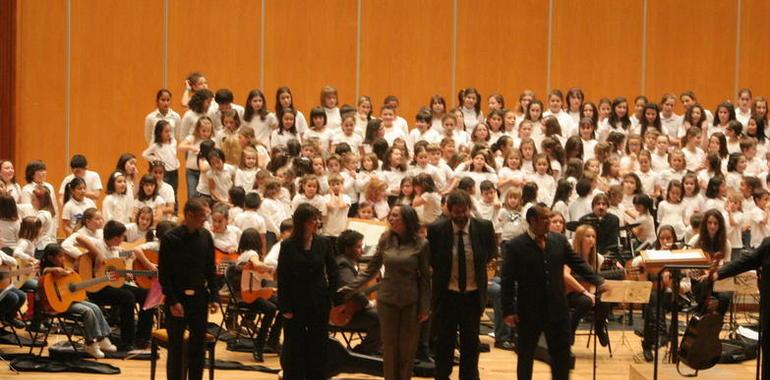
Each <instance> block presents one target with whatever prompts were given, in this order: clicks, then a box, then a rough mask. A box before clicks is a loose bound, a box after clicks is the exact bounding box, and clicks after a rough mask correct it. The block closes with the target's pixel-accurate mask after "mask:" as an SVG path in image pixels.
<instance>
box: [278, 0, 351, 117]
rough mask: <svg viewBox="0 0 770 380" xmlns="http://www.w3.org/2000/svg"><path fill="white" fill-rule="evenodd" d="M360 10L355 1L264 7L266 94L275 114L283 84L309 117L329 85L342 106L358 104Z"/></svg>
mask: <svg viewBox="0 0 770 380" xmlns="http://www.w3.org/2000/svg"><path fill="white" fill-rule="evenodd" d="M357 7H358V1H357V0H324V1H313V2H306V1H301V0H291V1H268V2H267V3H266V6H265V35H266V36H269V38H266V39H265V88H264V90H265V95H266V96H267V102H268V105H269V107H270V109H271V110H272V109H275V91H276V89H278V87H281V86H288V87H289V88H290V89H291V91H292V95H293V96H294V106H295V107H297V108H298V109H299V110H301V111H302V112H303V113H304V114H305V117H307V118H309V117H310V109H311V108H312V107H315V106H318V105H319V104H320V94H321V88H322V87H323V86H326V85H331V86H334V87H336V88H337V92H338V94H339V104H340V105H342V104H345V103H348V104H351V105H355V102H356V99H355V91H356V17H357V14H356V12H357ZM308 122H310V120H309V119H308Z"/></svg>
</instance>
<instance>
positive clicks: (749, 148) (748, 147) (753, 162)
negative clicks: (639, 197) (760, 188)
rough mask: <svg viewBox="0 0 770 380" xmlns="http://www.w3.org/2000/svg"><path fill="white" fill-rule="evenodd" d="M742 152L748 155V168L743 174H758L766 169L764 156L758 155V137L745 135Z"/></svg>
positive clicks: (742, 141) (742, 140)
mask: <svg viewBox="0 0 770 380" xmlns="http://www.w3.org/2000/svg"><path fill="white" fill-rule="evenodd" d="M741 152H742V153H743V155H744V156H746V170H745V171H744V172H743V175H747V176H758V175H759V174H760V173H762V172H763V171H764V169H765V166H766V165H765V163H764V162H762V158H760V157H757V139H755V138H753V137H744V138H743V139H741Z"/></svg>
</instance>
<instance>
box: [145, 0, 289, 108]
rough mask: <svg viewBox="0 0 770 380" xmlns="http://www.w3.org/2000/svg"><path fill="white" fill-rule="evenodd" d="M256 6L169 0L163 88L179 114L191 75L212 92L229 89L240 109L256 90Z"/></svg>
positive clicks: (247, 1) (251, 0)
mask: <svg viewBox="0 0 770 380" xmlns="http://www.w3.org/2000/svg"><path fill="white" fill-rule="evenodd" d="M158 4H162V2H158ZM261 4H262V3H261V2H260V1H255V0H228V1H222V2H212V1H207V0H169V20H168V22H169V25H168V34H169V36H168V43H169V48H168V55H169V57H168V78H169V79H168V80H169V83H168V86H169V89H170V90H171V91H172V92H173V94H174V100H173V107H174V109H176V110H177V112H179V111H182V112H179V113H180V115H181V114H183V111H184V110H183V109H182V108H181V106H180V104H179V100H180V99H181V96H182V91H184V80H185V78H186V77H187V75H189V74H190V73H191V72H193V71H200V72H202V73H203V74H204V75H205V76H206V79H208V82H209V89H210V90H211V91H212V92H216V90H217V89H220V88H229V89H230V90H232V91H233V93H234V94H235V101H236V103H238V104H241V105H242V104H243V103H244V102H245V101H246V95H248V92H249V90H251V89H253V88H257V87H259V85H260V84H259V49H260V48H259V41H260V31H259V30H260V19H261ZM302 30H304V29H302ZM268 104H270V103H269V101H268Z"/></svg>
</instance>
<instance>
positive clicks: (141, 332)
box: [88, 285, 155, 348]
mask: <svg viewBox="0 0 770 380" xmlns="http://www.w3.org/2000/svg"><path fill="white" fill-rule="evenodd" d="M88 298H90V299H91V300H92V301H93V302H94V303H96V304H97V305H110V306H112V307H113V308H117V309H118V313H120V340H121V346H122V347H121V348H127V347H129V346H131V345H133V344H134V343H135V341H144V342H147V341H149V339H150V333H151V332H152V318H153V316H154V315H155V311H154V310H153V309H150V310H141V306H142V305H143V304H144V300H145V298H147V289H142V288H139V287H136V286H131V285H123V286H122V287H120V288H113V287H110V286H108V287H106V288H104V289H102V290H100V291H98V292H96V293H88ZM137 303H138V304H139V306H140V310H141V311H140V312H139V322H138V323H137V324H136V326H135V325H134V323H135V318H134V305H135V304H137Z"/></svg>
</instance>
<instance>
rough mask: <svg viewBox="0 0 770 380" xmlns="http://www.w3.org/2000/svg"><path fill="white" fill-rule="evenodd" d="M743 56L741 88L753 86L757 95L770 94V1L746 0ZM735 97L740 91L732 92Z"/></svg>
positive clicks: (741, 60)
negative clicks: (769, 73)
mask: <svg viewBox="0 0 770 380" xmlns="http://www.w3.org/2000/svg"><path fill="white" fill-rule="evenodd" d="M741 3H742V4H743V9H742V13H741V55H740V67H739V69H740V72H739V77H738V87H739V88H740V87H749V88H751V90H752V93H753V94H754V96H758V95H761V96H764V97H765V98H768V96H770V75H768V72H767V68H768V67H770V49H769V47H770V22H768V19H769V18H770V2H768V1H765V0H743V1H742V2H741ZM732 95H733V97H734V96H736V95H737V94H732Z"/></svg>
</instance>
